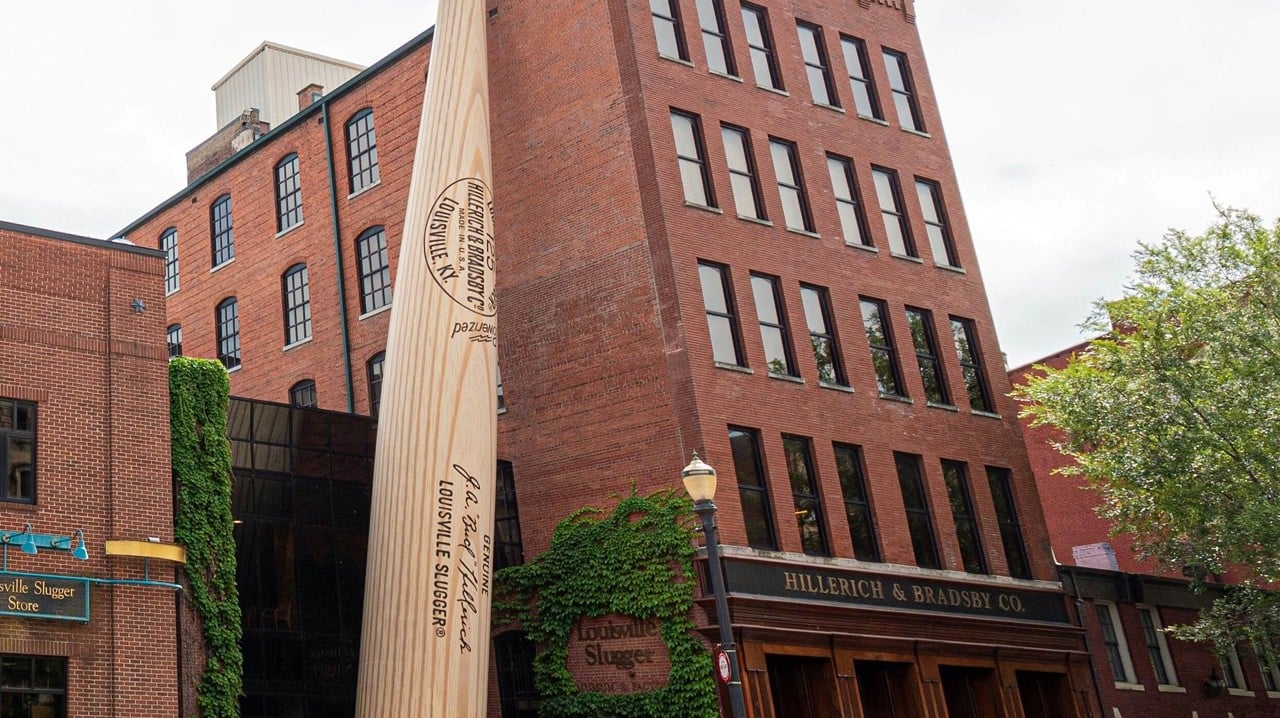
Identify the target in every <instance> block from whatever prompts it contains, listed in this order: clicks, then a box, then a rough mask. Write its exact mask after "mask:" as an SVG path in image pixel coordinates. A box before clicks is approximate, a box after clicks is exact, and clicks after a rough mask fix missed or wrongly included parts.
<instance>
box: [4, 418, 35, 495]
mask: <svg viewBox="0 0 1280 718" xmlns="http://www.w3.org/2000/svg"><path fill="white" fill-rule="evenodd" d="M0 452H3V455H2V456H0V459H3V462H4V463H3V466H4V475H5V476H6V477H8V480H7V481H5V482H4V484H3V496H2V497H0V498H2V499H3V500H4V501H17V502H21V503H27V504H30V503H35V500H36V405H35V404H32V403H29V402H25V401H14V400H12V399H0Z"/></svg>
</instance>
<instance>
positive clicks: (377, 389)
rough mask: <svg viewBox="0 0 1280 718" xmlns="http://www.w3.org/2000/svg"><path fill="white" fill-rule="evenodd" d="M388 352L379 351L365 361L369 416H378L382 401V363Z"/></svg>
mask: <svg viewBox="0 0 1280 718" xmlns="http://www.w3.org/2000/svg"><path fill="white" fill-rule="evenodd" d="M386 357H387V353H386V352H378V353H377V354H374V355H373V356H372V357H369V361H368V362H366V363H365V374H366V376H368V379H369V416H372V417H373V418H375V419H376V418H378V406H379V405H380V404H381V403H382V363H383V360H385V359H386Z"/></svg>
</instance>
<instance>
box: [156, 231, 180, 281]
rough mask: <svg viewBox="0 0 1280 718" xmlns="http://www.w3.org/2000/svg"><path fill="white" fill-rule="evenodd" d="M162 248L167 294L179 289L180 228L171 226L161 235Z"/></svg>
mask: <svg viewBox="0 0 1280 718" xmlns="http://www.w3.org/2000/svg"><path fill="white" fill-rule="evenodd" d="M160 249H161V251H163V252H164V293H165V296H168V295H170V294H173V293H174V292H176V291H178V287H179V283H178V228H177V227H170V228H168V229H166V230H165V231H164V234H162V235H160Z"/></svg>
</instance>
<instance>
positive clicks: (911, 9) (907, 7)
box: [858, 0, 916, 25]
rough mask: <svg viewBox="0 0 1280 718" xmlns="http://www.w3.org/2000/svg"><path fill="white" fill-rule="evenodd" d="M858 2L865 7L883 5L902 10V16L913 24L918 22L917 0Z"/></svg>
mask: <svg viewBox="0 0 1280 718" xmlns="http://www.w3.org/2000/svg"><path fill="white" fill-rule="evenodd" d="M858 4H859V5H861V6H862V7H863V8H864V9H870V8H871V6H872V5H883V6H885V7H889V8H893V9H894V10H901V11H902V16H903V17H905V18H906V19H907V22H909V23H911V24H912V25H914V24H915V22H916V3H915V0H858Z"/></svg>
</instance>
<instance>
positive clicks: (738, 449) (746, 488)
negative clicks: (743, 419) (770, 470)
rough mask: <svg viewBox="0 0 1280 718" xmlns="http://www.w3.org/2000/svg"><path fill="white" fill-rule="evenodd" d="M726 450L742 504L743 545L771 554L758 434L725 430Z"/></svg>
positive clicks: (772, 542)
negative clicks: (730, 454)
mask: <svg viewBox="0 0 1280 718" xmlns="http://www.w3.org/2000/svg"><path fill="white" fill-rule="evenodd" d="M729 447H730V448H731V449H732V450H733V468H734V472H735V473H736V474H737V478H738V500H739V501H741V502H742V523H743V525H744V526H745V527H746V529H747V545H748V546H750V547H751V548H758V549H765V550H770V551H774V550H777V548H778V542H777V540H776V539H775V538H774V535H773V514H772V511H771V510H770V508H769V489H768V488H767V487H766V485H765V478H764V476H765V474H764V461H763V459H762V458H761V456H760V435H759V434H758V433H757V432H756V430H755V429H742V428H738V427H736V426H731V427H729Z"/></svg>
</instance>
